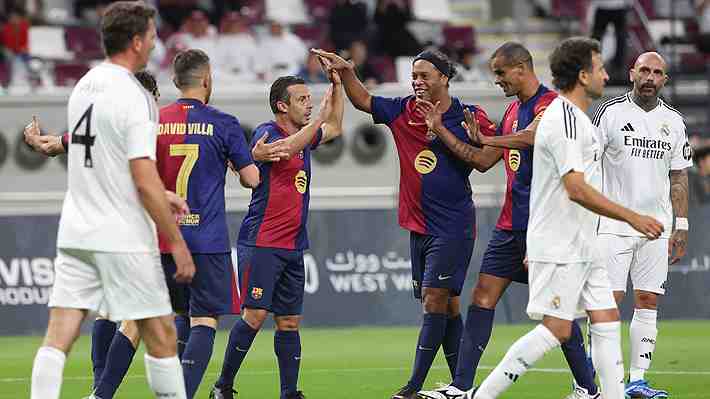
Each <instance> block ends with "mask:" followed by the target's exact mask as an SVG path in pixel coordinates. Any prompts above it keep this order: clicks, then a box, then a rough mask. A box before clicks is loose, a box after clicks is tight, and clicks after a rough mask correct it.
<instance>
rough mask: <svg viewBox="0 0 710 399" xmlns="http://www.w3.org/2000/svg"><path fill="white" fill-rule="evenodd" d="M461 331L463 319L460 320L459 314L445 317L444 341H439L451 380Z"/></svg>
mask: <svg viewBox="0 0 710 399" xmlns="http://www.w3.org/2000/svg"><path fill="white" fill-rule="evenodd" d="M462 332H463V320H461V315H460V314H458V315H456V317H453V318H450V319H446V332H445V333H444V341H443V342H442V343H441V347H442V348H444V357H446V364H448V365H449V371H450V372H451V379H452V380H453V379H454V377H455V376H456V364H457V363H458V359H459V346H461V333H462Z"/></svg>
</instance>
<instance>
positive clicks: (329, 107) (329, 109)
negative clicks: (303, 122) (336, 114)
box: [318, 85, 333, 123]
mask: <svg viewBox="0 0 710 399" xmlns="http://www.w3.org/2000/svg"><path fill="white" fill-rule="evenodd" d="M331 113H333V86H332V85H331V86H328V90H326V92H325V94H323V99H322V100H321V101H320V107H319V110H318V120H320V122H321V123H323V122H325V121H327V120H328V118H330V114H331Z"/></svg>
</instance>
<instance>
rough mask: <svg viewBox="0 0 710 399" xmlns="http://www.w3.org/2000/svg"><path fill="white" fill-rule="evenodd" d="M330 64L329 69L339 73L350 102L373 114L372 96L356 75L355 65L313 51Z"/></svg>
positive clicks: (327, 53)
mask: <svg viewBox="0 0 710 399" xmlns="http://www.w3.org/2000/svg"><path fill="white" fill-rule="evenodd" d="M311 51H312V52H313V53H315V54H318V55H319V56H320V57H323V58H324V59H326V60H327V61H328V62H329V67H328V68H329V69H331V70H334V71H337V72H338V75H340V79H341V80H342V82H343V87H344V88H345V94H347V96H348V99H350V102H352V103H353V106H354V107H355V108H357V109H359V110H360V111H363V112H367V113H368V114H371V113H372V95H371V94H370V92H369V91H368V90H367V88H366V87H365V85H364V84H363V83H362V82H361V81H360V79H358V77H357V74H355V65H354V64H353V63H352V62H350V61H346V60H345V59H343V57H341V56H339V55H337V54H335V53H330V52H328V51H324V50H321V49H311Z"/></svg>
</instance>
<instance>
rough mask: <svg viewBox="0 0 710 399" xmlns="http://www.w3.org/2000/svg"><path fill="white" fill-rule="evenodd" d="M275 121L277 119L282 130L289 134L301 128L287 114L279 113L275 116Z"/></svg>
mask: <svg viewBox="0 0 710 399" xmlns="http://www.w3.org/2000/svg"><path fill="white" fill-rule="evenodd" d="M274 121H276V124H277V125H278V126H279V127H280V128H281V130H283V131H284V132H286V134H288V135H289V136H290V135H292V134H294V133H296V132H298V131H299V130H301V129H300V128H299V127H298V126H296V125H295V124H294V123H293V121H292V120H291V118H289V117H288V115H286V114H282V113H279V114H277V115H276V117H274Z"/></svg>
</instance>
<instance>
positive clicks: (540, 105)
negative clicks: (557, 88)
mask: <svg viewBox="0 0 710 399" xmlns="http://www.w3.org/2000/svg"><path fill="white" fill-rule="evenodd" d="M555 98H557V93H555V92H553V91H549V92H547V93H545V94H543V95H542V96H541V97H540V100H538V102H537V104H535V108H534V109H533V113H534V114H535V115H534V117H533V122H540V119H542V115H544V114H545V110H546V109H547V107H549V106H550V103H552V101H554V100H555Z"/></svg>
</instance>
